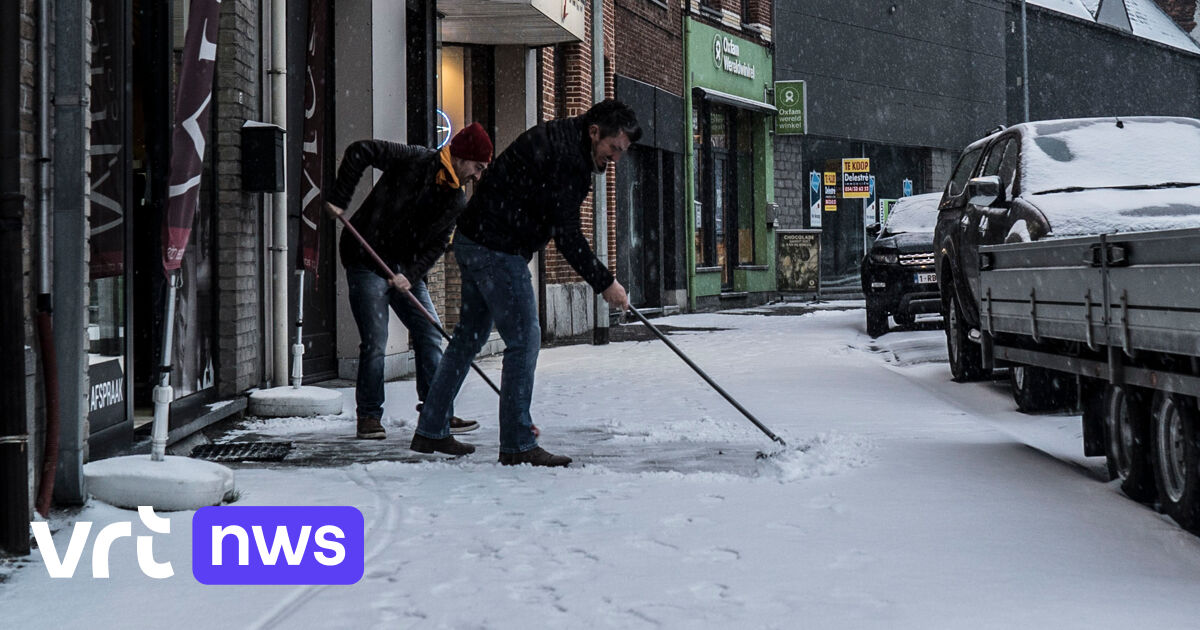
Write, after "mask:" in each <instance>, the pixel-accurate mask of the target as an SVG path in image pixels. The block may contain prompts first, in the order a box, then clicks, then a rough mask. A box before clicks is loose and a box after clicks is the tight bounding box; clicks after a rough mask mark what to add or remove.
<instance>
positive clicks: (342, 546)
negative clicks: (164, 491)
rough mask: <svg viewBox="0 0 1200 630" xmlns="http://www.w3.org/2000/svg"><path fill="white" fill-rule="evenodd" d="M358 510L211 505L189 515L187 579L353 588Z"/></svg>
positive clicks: (359, 569) (359, 545) (359, 536)
mask: <svg viewBox="0 0 1200 630" xmlns="http://www.w3.org/2000/svg"><path fill="white" fill-rule="evenodd" d="M364 529H365V527H364V525H363V515H362V512H359V511H358V508H354V507H349V506H323V507H316V506H308V507H306V506H232V505H225V506H213V507H206V508H200V509H199V510H197V511H196V514H195V515H194V516H192V575H193V576H194V577H195V578H196V580H197V581H199V582H200V583H202V584H354V583H355V582H358V581H359V580H360V579H362V575H363V563H364V556H363V548H364V535H365V534H364Z"/></svg>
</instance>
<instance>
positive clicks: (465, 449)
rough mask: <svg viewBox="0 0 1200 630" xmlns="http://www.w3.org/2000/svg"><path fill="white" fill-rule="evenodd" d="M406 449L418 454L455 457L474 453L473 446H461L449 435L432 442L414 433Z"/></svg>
mask: <svg viewBox="0 0 1200 630" xmlns="http://www.w3.org/2000/svg"><path fill="white" fill-rule="evenodd" d="M408 447H409V448H411V449H412V450H414V451H416V452H418V453H445V454H447V455H453V456H455V457H459V456H462V455H470V454H471V453H474V452H475V447H474V446H471V445H470V444H463V443H462V442H459V441H458V440H456V439H454V436H451V435H447V436H446V437H444V438H442V439H440V440H434V439H431V438H427V437H425V436H423V435H418V434H416V433H414V434H413V439H412V444H410V445H409V446H408Z"/></svg>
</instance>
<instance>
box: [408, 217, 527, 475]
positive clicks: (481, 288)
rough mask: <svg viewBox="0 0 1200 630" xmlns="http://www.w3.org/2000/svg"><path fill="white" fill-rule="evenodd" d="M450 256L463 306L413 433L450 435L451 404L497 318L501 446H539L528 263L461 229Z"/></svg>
mask: <svg viewBox="0 0 1200 630" xmlns="http://www.w3.org/2000/svg"><path fill="white" fill-rule="evenodd" d="M454 256H455V258H457V259H458V266H459V267H460V268H461V269H462V312H461V315H460V317H459V320H458V326H457V327H456V328H455V329H454V338H453V339H452V340H451V341H450V345H449V346H448V347H447V348H446V354H445V356H444V357H443V358H442V364H441V365H440V366H439V367H438V370H437V374H435V375H434V377H433V383H431V384H430V385H429V397H428V398H426V399H425V407H424V409H422V410H421V419H420V421H419V422H418V423H417V434H418V435H422V436H424V437H427V438H431V439H435V440H437V439H441V438H444V437H446V436H448V435H450V416H451V414H452V410H451V407H450V405H451V403H452V402H453V400H454V397H455V396H457V395H458V390H459V388H460V387H462V383H463V380H464V379H465V378H466V376H467V372H468V371H469V370H470V369H471V360H472V359H474V358H475V355H476V354H478V353H479V349H480V348H482V347H483V344H485V343H487V340H488V335H490V334H491V332H492V323H493V322H495V324H496V329H497V330H499V331H500V337H501V338H502V339H504V346H505V348H504V368H503V371H502V373H501V380H500V452H501V453H523V452H525V451H528V450H530V449H532V448H535V447H537V438H535V437H534V435H533V419H532V418H530V416H529V403H530V400H531V399H532V398H533V372H534V369H535V368H536V367H537V356H538V350H539V349H540V348H541V343H542V329H541V325H540V324H539V323H538V312H537V300H536V298H535V297H534V295H533V286H532V284H531V279H530V276H529V266H528V263H526V261H525V259H524V258H521V257H520V256H516V255H513V254H505V253H503V252H498V251H495V250H492V249H488V248H486V247H484V246H482V245H479V244H478V243H475V242H473V241H471V240H470V239H468V238H467V237H465V236H463V235H462V233H461V232H460V233H458V234H457V235H456V236H455V237H454Z"/></svg>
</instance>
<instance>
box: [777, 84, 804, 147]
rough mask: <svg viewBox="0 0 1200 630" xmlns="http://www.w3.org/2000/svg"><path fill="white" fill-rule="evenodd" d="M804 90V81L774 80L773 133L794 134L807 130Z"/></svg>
mask: <svg viewBox="0 0 1200 630" xmlns="http://www.w3.org/2000/svg"><path fill="white" fill-rule="evenodd" d="M806 94H807V93H806V91H805V87H804V81H776V82H775V109H778V110H779V114H777V115H776V116H775V133H777V134H782V135H789V134H792V135H796V134H803V133H807V132H808V112H807V111H806V109H807V108H806V104H807V100H806V98H805V97H806Z"/></svg>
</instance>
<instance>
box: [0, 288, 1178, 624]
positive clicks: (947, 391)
mask: <svg viewBox="0 0 1200 630" xmlns="http://www.w3.org/2000/svg"><path fill="white" fill-rule="evenodd" d="M858 304H859V305H861V303H858ZM831 306H832V308H826V309H824V310H818V311H816V312H812V313H808V314H805V315H802V316H767V313H770V312H775V313H779V312H782V311H783V310H784V309H786V308H787V307H764V308H762V309H753V310H750V311H742V312H729V313H711V314H694V315H680V316H674V317H670V318H665V319H661V320H656V322H659V323H669V324H672V325H675V326H682V327H695V328H707V327H711V328H718V329H720V330H715V331H708V332H694V333H689V332H679V333H677V334H674V335H672V340H673V341H674V342H675V343H676V344H677V345H679V346H680V347H681V348H682V349H683V350H684V351H685V352H687V353H688V354H689V355H690V356H691V357H692V358H693V359H694V360H695V361H696V362H697V363H698V364H700V365H701V366H702V367H704V368H705V370H706V371H708V372H709V373H710V374H711V375H712V376H713V378H715V379H716V380H717V382H719V383H720V384H721V385H722V386H723V387H724V388H725V389H727V390H728V391H729V392H730V393H731V394H733V395H734V396H735V397H737V398H738V399H739V401H740V402H742V404H744V405H745V406H746V407H747V408H749V409H750V410H751V411H752V412H753V413H754V414H755V415H756V416H757V417H758V418H759V419H760V420H762V422H763V423H765V424H766V425H767V426H768V427H770V428H771V429H772V430H774V431H775V432H776V433H778V434H780V435H781V436H782V437H783V438H784V439H785V440H787V442H788V444H789V447H790V448H789V449H787V450H786V451H784V452H781V453H779V454H778V455H776V456H774V457H771V458H768V459H765V460H759V459H755V457H754V454H755V453H756V452H757V451H759V450H765V451H772V452H773V451H775V450H777V447H776V445H775V444H774V443H772V442H771V441H770V440H768V439H767V438H766V437H765V436H764V435H763V434H762V433H760V432H759V431H758V430H757V429H756V428H754V426H753V425H751V424H750V423H749V422H748V421H747V420H746V419H745V418H743V417H742V416H741V415H739V414H738V413H737V412H736V411H735V410H734V409H733V408H732V407H730V406H729V404H728V403H726V402H725V401H724V400H723V399H721V398H720V397H719V396H718V395H717V394H715V393H714V392H712V391H711V390H710V389H708V388H707V386H706V385H705V384H704V383H703V382H702V381H701V380H700V379H699V378H698V377H697V376H696V375H695V374H694V373H693V372H691V370H689V369H688V368H687V367H686V366H685V365H684V364H683V363H682V362H681V361H679V359H678V358H677V357H675V355H674V354H672V353H671V352H670V351H669V350H668V349H667V348H666V347H665V346H664V345H662V344H661V343H660V342H657V341H654V342H637V343H632V342H630V343H618V344H610V345H608V346H603V347H595V346H568V347H561V348H552V349H546V350H544V351H543V353H542V355H541V358H540V362H539V368H538V376H537V378H538V380H537V385H536V390H535V395H534V409H533V414H534V419H535V422H537V424H538V425H539V426H540V427H541V429H542V431H543V437H542V445H543V446H545V447H546V448H547V449H548V450H550V451H551V452H555V453H558V452H561V453H564V454H568V455H571V456H572V457H574V458H575V461H576V465H573V466H572V467H571V468H569V469H560V470H544V469H531V468H529V467H517V468H504V467H500V466H498V465H497V464H496V420H495V394H494V393H492V392H491V390H490V389H488V388H487V386H486V385H485V384H483V383H482V382H481V381H479V380H478V379H477V378H476V377H474V376H469V377H468V380H467V385H466V387H465V388H464V391H463V394H462V395H461V396H460V398H459V401H458V412H459V415H462V416H464V417H471V418H476V419H479V420H480V421H481V422H482V423H483V425H484V426H483V428H482V429H480V430H479V431H477V432H475V433H471V434H468V435H466V436H463V438H464V439H465V440H466V441H469V442H472V443H474V444H476V445H477V446H478V447H479V450H478V451H477V452H476V453H475V454H474V455H473V456H471V457H467V458H463V459H458V460H442V459H437V458H434V457H412V456H411V455H410V453H409V452H408V451H407V448H406V447H407V443H408V440H409V439H410V438H411V424H412V422H413V416H414V414H413V412H411V409H412V408H413V402H414V393H413V386H412V383H411V382H397V383H390V384H389V385H388V389H387V395H388V407H387V412H388V414H389V415H390V417H391V420H390V422H389V423H388V430H389V435H388V439H387V440H385V441H383V442H380V443H364V442H359V441H356V440H353V439H352V438H351V437H349V436H351V435H352V433H353V416H352V414H349V413H347V414H343V416H340V417H334V418H324V419H318V420H300V419H275V420H266V421H252V422H247V423H244V424H243V425H242V426H240V427H239V428H237V429H236V430H234V431H232V432H231V433H230V434H229V435H228V436H227V437H229V438H231V439H232V438H236V439H246V438H247V437H248V436H256V437H258V438H261V439H271V440H291V441H294V442H295V443H296V445H297V450H296V452H295V454H294V458H289V460H291V461H290V462H289V461H286V460H285V462H283V463H281V464H268V465H262V466H240V467H238V469H237V483H238V487H239V489H240V490H241V497H240V500H239V502H238V504H239V505H352V506H355V507H357V508H359V509H360V510H361V511H362V513H363V515H364V517H365V520H366V571H365V574H364V577H363V579H362V580H361V581H360V582H359V583H358V584H355V585H353V586H348V587H341V586H325V587H322V586H204V585H201V584H199V583H198V582H196V581H195V580H194V579H193V578H192V576H191V564H190V563H191V555H190V544H191V542H190V534H191V529H190V524H191V521H190V513H174V514H170V515H168V516H169V517H170V518H171V521H172V529H171V534H169V535H159V536H157V537H156V540H155V555H156V558H157V559H158V560H159V561H165V560H170V561H171V562H172V564H173V567H174V571H175V576H174V577H172V578H169V579H165V580H152V579H151V578H148V577H145V576H143V575H142V574H141V572H140V571H139V570H138V565H137V561H136V558H135V553H134V551H133V549H134V542H133V540H132V539H128V538H125V539H120V540H118V541H117V543H116V544H114V546H113V553H112V561H111V562H112V566H111V573H112V577H111V578H108V579H103V580H101V579H93V578H92V577H91V558H90V554H85V555H84V558H83V560H82V561H81V563H80V567H79V570H78V572H77V574H76V577H75V578H72V579H69V580H68V579H60V580H52V579H50V578H49V577H48V576H47V573H46V570H45V568H44V566H43V565H42V563H41V561H40V559H39V556H38V553H37V552H35V553H34V556H32V557H31V559H30V561H29V562H26V563H23V566H21V567H20V568H19V569H17V570H16V571H15V572H13V573H12V574H11V575H10V576H9V577H8V579H7V580H6V581H4V582H0V627H3V628H42V627H68V626H72V625H79V624H82V623H84V622H85V621H86V626H87V627H89V628H117V627H121V628H148V627H163V626H166V625H168V624H174V625H180V624H182V625H183V627H186V628H189V629H191V628H229V627H236V628H285V627H286V628H397V627H400V628H403V627H421V628H424V627H448V628H458V627H473V628H474V627H483V628H516V627H522V628H527V627H547V626H560V627H611V628H642V627H644V628H654V627H667V628H673V627H683V628H694V627H711V628H725V627H776V628H794V627H806V628H855V629H858V628H888V629H896V628H901V629H902V628H914V629H916V628H920V629H927V628H1029V627H1054V628H1097V627H1105V628H1106V627H1121V626H1130V625H1134V624H1136V625H1144V626H1146V627H1155V628H1186V627H1195V626H1196V625H1197V623H1200V598H1197V597H1196V593H1197V592H1200V591H1198V589H1200V541H1198V540H1197V539H1196V538H1195V537H1193V536H1191V535H1189V534H1187V533H1185V532H1182V531H1181V530H1180V529H1179V528H1178V527H1177V526H1175V525H1174V524H1173V523H1172V522H1170V521H1168V520H1166V519H1164V518H1162V517H1160V516H1159V515H1157V514H1155V513H1154V512H1152V511H1151V510H1149V509H1147V508H1144V507H1142V506H1140V505H1138V504H1136V503H1134V502H1132V501H1130V500H1128V499H1126V498H1124V497H1123V496H1122V495H1121V494H1120V492H1119V490H1117V489H1116V488H1115V487H1114V486H1113V484H1111V483H1106V482H1104V481H1103V468H1104V466H1103V461H1102V460H1100V459H1098V458H1085V457H1083V455H1082V443H1081V439H1080V425H1079V418H1078V416H1068V415H1048V416H1029V415H1025V414H1021V413H1018V412H1016V411H1015V406H1014V404H1013V402H1012V399H1011V397H1010V396H1008V394H1007V391H1006V389H1005V388H1004V387H1003V384H1002V383H999V382H997V383H977V384H967V385H960V384H955V383H952V382H950V379H949V370H948V369H947V367H946V365H945V349H944V345H945V344H944V337H943V335H942V333H941V332H939V331H937V330H935V329H933V328H932V327H929V326H926V327H925V328H926V329H924V330H915V331H893V332H892V333H889V334H888V335H886V336H884V337H883V338H881V339H879V340H872V339H870V338H868V337H867V336H866V334H865V332H864V313H863V311H862V310H861V308H859V309H851V310H839V309H847V308H850V307H853V306H854V304H853V303H851V304H834V305H831ZM481 364H482V366H483V367H484V369H485V370H487V371H488V372H489V373H491V374H497V375H498V372H499V360H498V359H497V358H489V359H485V360H483V361H482V362H481ZM345 393H346V395H347V398H348V400H349V399H351V398H352V396H353V393H352V391H350V390H346V391H345ZM350 408H352V403H350V404H348V405H347V409H350ZM355 449H361V452H363V453H364V454H365V453H369V456H366V457H364V458H363V461H360V462H357V463H355V462H354V461H353V459H354V458H353V454H354V453H355ZM322 451H331V452H332V451H336V453H335V454H334V455H335V456H330V458H329V459H327V460H326V461H327V462H332V464H333V465H324V466H319V467H317V466H316V463H317V462H319V461H322V460H321V458H320V457H319V456H318V454H319V453H321V452H322ZM306 458H307V459H306ZM74 518H75V519H77V520H87V521H95V522H96V528H97V529H98V528H99V527H100V526H101V525H103V524H104V523H108V522H114V521H123V520H132V521H133V523H134V525H133V529H134V531H133V533H134V535H135V536H136V535H139V534H148V533H149V532H148V531H145V528H144V527H143V526H142V525H141V524H140V523H139V522H138V520H137V516H136V514H133V513H130V512H125V511H121V510H117V509H114V508H110V507H107V506H104V505H102V504H98V503H93V504H91V505H89V506H87V507H86V508H85V509H84V510H83V511H82V512H80V513H79V514H77V515H75V516H74ZM54 524H55V526H56V527H60V528H61V529H60V530H59V531H58V533H57V535H56V536H55V542H56V545H57V546H58V548H59V549H60V550H61V549H63V548H65V546H66V544H67V541H68V539H69V536H70V531H71V530H70V527H69V522H67V521H65V520H59V521H56V522H55V523H54Z"/></svg>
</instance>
